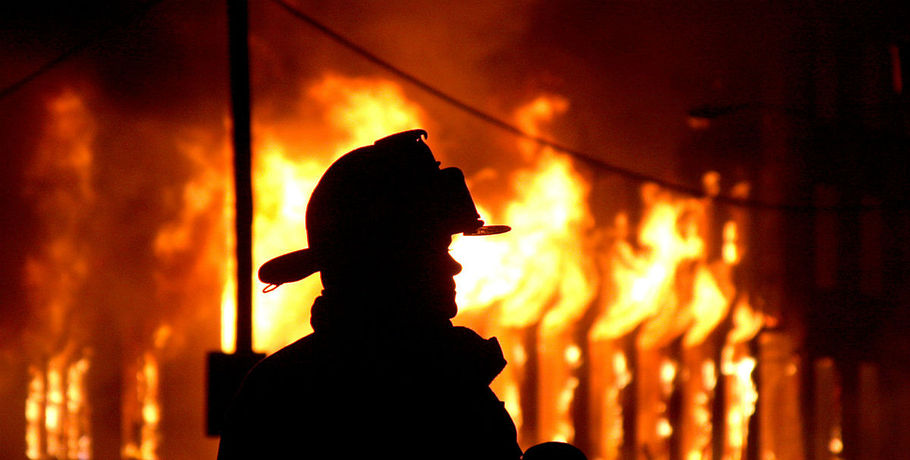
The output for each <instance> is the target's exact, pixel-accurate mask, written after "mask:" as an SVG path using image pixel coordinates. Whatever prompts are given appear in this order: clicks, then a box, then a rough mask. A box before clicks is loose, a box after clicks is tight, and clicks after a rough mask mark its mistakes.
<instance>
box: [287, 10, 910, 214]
mask: <svg viewBox="0 0 910 460" xmlns="http://www.w3.org/2000/svg"><path fill="white" fill-rule="evenodd" d="M271 1H272V2H273V3H275V4H277V5H278V6H280V7H281V8H283V9H284V10H285V11H287V12H288V13H289V14H291V16H293V17H295V18H297V19H298V20H300V21H303V22H305V23H306V24H308V25H310V26H311V27H313V28H314V29H316V30H318V31H319V32H321V33H322V34H323V35H325V36H327V37H328V38H330V39H332V40H333V41H335V42H337V43H338V44H340V45H342V46H344V47H345V48H347V49H349V50H351V51H353V52H354V53H355V54H357V55H359V56H361V57H362V58H364V59H366V60H368V61H370V62H372V63H374V64H376V65H377V66H379V67H382V68H383V69H385V70H386V71H388V72H390V73H392V74H394V75H395V76H397V77H399V78H401V79H402V80H405V81H407V82H408V83H411V84H412V85H414V86H416V87H418V88H420V89H421V90H423V91H425V92H427V93H429V94H431V95H433V96H435V97H436V98H438V99H441V100H442V101H444V102H446V103H447V104H449V105H451V106H453V107H455V108H457V109H459V110H461V111H463V112H466V113H468V114H470V115H472V116H474V117H476V118H478V119H480V120H483V121H485V122H487V123H489V124H491V125H493V126H496V127H498V128H500V129H502V130H504V131H507V132H509V133H512V134H514V135H516V136H518V137H521V138H524V139H527V140H531V141H534V142H536V143H537V144H539V145H542V146H546V147H550V148H552V149H555V150H558V151H561V152H564V153H566V154H568V155H570V156H572V157H574V158H576V159H577V160H580V161H582V162H584V163H586V164H588V165H590V166H592V167H595V168H598V169H601V170H604V171H607V172H610V173H614V174H617V175H620V176H623V177H627V178H629V179H632V180H635V181H637V182H651V183H654V184H657V185H659V186H661V187H664V188H666V189H669V190H672V191H675V192H678V193H681V194H684V195H689V196H693V197H696V198H704V197H708V196H709V195H708V194H706V193H705V191H704V190H702V189H700V188H697V187H691V186H688V185H684V184H680V183H676V182H671V181H668V180H665V179H661V178H659V177H656V176H652V175H649V174H645V173H641V172H638V171H634V170H631V169H628V168H624V167H621V166H617V165H614V164H612V163H608V162H606V161H603V160H601V159H599V158H596V157H595V156H593V155H591V154H589V153H586V152H582V151H580V150H577V149H574V148H572V147H569V146H566V145H564V144H562V143H559V142H556V141H552V140H550V139H547V138H544V137H541V136H537V135H534V134H531V133H528V132H526V131H524V130H522V129H521V128H519V127H517V126H515V125H513V124H511V123H509V122H507V121H505V120H503V119H501V118H499V117H496V116H494V115H491V114H489V113H487V112H485V111H483V110H481V109H478V108H477V107H475V106H473V105H471V104H468V103H466V102H464V101H462V100H461V99H459V98H457V97H455V96H452V95H451V94H449V93H447V92H445V91H443V90H441V89H439V88H437V87H435V86H433V85H431V84H429V83H427V82H425V81H424V80H421V79H420V78H418V77H416V76H414V75H413V74H411V73H410V72H407V71H405V70H402V69H401V68H399V67H398V66H396V65H394V64H392V63H390V62H389V61H387V60H385V59H383V58H381V57H379V56H377V55H376V54H375V53H372V52H370V51H369V50H367V49H366V48H364V47H362V46H360V45H358V44H356V43H354V42H353V41H351V40H349V39H348V38H347V37H345V36H343V35H341V34H339V33H338V32H335V31H334V30H332V29H331V28H329V27H328V26H326V25H325V24H323V23H321V22H319V21H317V20H316V19H314V18H313V17H312V16H310V15H308V14H306V13H304V12H303V11H301V10H300V9H298V8H297V7H295V6H293V5H290V4H289V3H287V2H286V1H285V0H271ZM710 198H711V199H712V200H714V201H715V202H719V203H723V204H727V205H730V206H737V207H743V208H751V209H763V210H775V211H784V212H800V213H813V212H862V211H873V210H879V209H890V208H894V209H907V207H908V206H907V203H903V202H899V203H895V204H894V205H892V206H881V205H855V206H850V205H836V206H815V205H812V204H805V205H802V204H785V203H766V202H763V201H759V200H754V199H748V198H734V197H730V196H725V195H715V196H710Z"/></svg>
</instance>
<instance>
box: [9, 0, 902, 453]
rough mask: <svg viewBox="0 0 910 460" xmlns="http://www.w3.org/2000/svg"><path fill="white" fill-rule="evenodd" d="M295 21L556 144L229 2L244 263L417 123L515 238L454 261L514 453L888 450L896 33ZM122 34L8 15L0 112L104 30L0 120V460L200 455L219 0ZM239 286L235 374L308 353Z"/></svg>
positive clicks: (287, 314)
mask: <svg viewBox="0 0 910 460" xmlns="http://www.w3.org/2000/svg"><path fill="white" fill-rule="evenodd" d="M289 4H290V5H291V6H293V7H295V8H299V9H300V10H301V11H305V12H307V13H309V14H312V15H313V17H315V18H317V19H319V20H320V21H323V22H324V23H325V24H328V25H330V26H331V27H332V28H333V29H334V30H337V31H339V32H343V34H344V35H345V36H346V37H348V38H349V39H350V40H352V41H354V42H356V43H357V44H359V45H361V46H362V47H364V49H368V50H371V51H372V52H373V53H375V55H376V56H381V57H383V58H384V59H385V60H386V61H387V62H392V63H395V65H397V66H398V67H400V68H402V69H408V72H409V73H410V74H412V75H417V76H418V77H419V79H420V80H421V81H425V82H432V84H433V85H434V87H438V88H444V89H445V91H444V94H446V95H459V96H461V97H460V98H459V100H463V101H466V103H467V105H469V106H470V107H474V108H480V109H481V111H482V112H484V113H494V114H497V115H496V118H498V119H499V120H500V121H504V122H505V123H507V124H508V125H509V126H511V127H513V128H516V129H517V130H518V131H521V132H523V133H525V134H528V135H530V137H538V138H543V139H551V140H560V142H558V143H555V144H558V145H554V143H549V144H547V143H539V142H534V141H533V140H529V139H528V138H527V136H526V137H521V136H516V135H515V133H514V132H513V133H510V132H508V131H504V130H502V129H500V128H501V127H496V126H490V125H489V123H488V121H489V120H484V119H478V118H476V117H475V115H476V113H474V114H472V113H466V112H464V111H463V110H462V109H463V108H464V107H461V108H459V107H453V106H452V105H451V102H452V101H447V100H444V99H442V100H441V99H439V98H438V97H437V96H438V94H436V95H434V94H432V93H427V92H426V91H424V90H425V89H426V88H423V89H422V88H420V87H418V86H415V85H413V84H412V83H409V82H408V81H405V80H402V79H401V78H400V75H395V74H390V73H388V72H387V71H386V70H383V69H382V68H379V67H376V66H375V64H374V63H371V62H370V61H368V60H363V59H362V57H361V56H360V55H358V54H357V53H354V52H351V51H350V49H347V48H345V47H343V46H340V45H339V44H338V43H336V42H333V41H331V40H328V39H327V38H326V36H325V35H323V33H321V32H319V31H318V30H316V29H313V28H311V27H310V26H308V25H306V24H304V23H302V22H300V21H299V20H297V18H295V17H294V16H292V15H289V14H288V13H287V10H286V9H284V8H282V7H280V6H279V5H278V4H276V3H274V2H254V3H252V4H251V5H250V15H251V16H250V19H251V31H250V33H251V35H250V38H249V46H250V51H251V58H252V63H251V72H252V92H253V116H252V132H253V165H252V170H253V189H254V216H253V233H254V243H253V260H254V265H255V266H258V265H260V264H261V263H262V262H264V261H265V260H268V259H269V258H271V257H273V256H275V255H278V254H282V253H285V252H288V251H290V250H293V249H297V248H300V247H305V246H306V244H305V243H306V237H305V234H304V221H303V216H304V212H305V206H306V202H307V199H308V197H309V194H310V192H311V191H312V189H313V187H314V186H315V184H316V181H317V180H318V178H319V177H320V175H321V174H322V172H323V171H324V170H325V168H326V167H327V166H328V165H329V164H331V162H332V161H333V160H334V159H335V158H337V157H338V156H340V155H341V154H343V153H344V152H346V151H348V150H351V149H352V148H354V147H357V146H360V145H365V144H368V143H371V142H372V141H373V140H375V139H378V138H380V137H383V136H385V135H387V134H389V133H392V132H397V131H401V130H406V129H412V128H417V127H422V128H426V129H427V130H428V131H429V132H430V138H429V142H430V144H431V145H432V146H433V148H434V151H435V152H436V153H437V155H438V156H439V157H440V158H441V159H442V161H443V163H445V164H449V165H457V166H460V167H462V168H463V169H464V170H465V172H466V174H467V176H468V181H469V183H470V186H471V189H472V191H473V192H474V195H475V199H476V201H477V203H478V206H479V207H480V208H482V211H481V213H482V214H483V215H484V216H487V217H488V220H490V221H502V222H508V223H510V224H511V225H512V226H513V229H514V230H513V232H512V233H511V234H509V236H508V237H502V238H496V239H485V240H471V239H467V238H465V239H460V240H457V241H455V243H454V244H453V248H452V252H453V254H454V257H455V258H456V259H458V260H459V261H460V262H461V263H462V264H463V265H464V271H463V272H462V274H460V275H459V276H458V277H457V278H456V280H457V286H458V304H459V307H460V312H459V315H458V316H457V317H456V319H455V322H456V323H458V324H463V325H467V326H470V327H472V328H473V329H475V330H477V331H478V332H479V333H481V334H482V335H484V336H493V335H495V336H497V337H498V338H499V340H500V342H501V343H502V345H503V350H504V352H505V354H506V358H507V360H508V361H509V366H508V367H507V368H506V371H505V372H504V373H503V374H502V375H501V376H500V377H499V378H498V379H497V380H496V381H495V382H494V384H493V387H494V389H495V391H496V393H497V394H498V395H499V397H500V398H501V399H503V400H504V401H505V403H506V407H507V408H508V410H509V412H510V413H511V415H512V417H513V419H514V420H515V422H516V425H517V426H518V428H519V441H520V443H521V445H522V447H524V448H527V447H529V446H530V445H532V444H535V443H537V442H541V441H546V440H566V441H570V442H573V443H575V444H576V445H578V446H579V447H581V448H582V449H583V450H584V451H585V452H586V453H587V454H588V456H589V458H598V459H604V460H607V459H617V458H623V459H630V458H668V459H679V458H685V459H699V458H731V459H737V458H749V459H755V458H762V459H774V458H780V459H795V458H810V459H820V458H848V459H858V458H894V457H897V456H899V455H900V454H899V453H901V452H904V451H906V450H907V449H908V448H910V445H908V444H910V437H907V436H906V435H905V434H906V433H910V426H908V422H907V420H910V418H908V417H907V416H906V414H907V413H908V412H910V391H907V389H906V388H905V386H906V385H905V383H906V382H907V381H908V380H907V379H908V373H910V366H908V359H910V356H908V350H910V342H908V339H907V338H906V337H905V334H904V333H903V331H904V330H906V326H907V325H908V311H910V310H908V305H910V281H908V280H907V278H906V275H905V274H904V273H906V272H907V268H908V267H907V266H908V264H910V246H908V241H910V238H908V237H910V220H908V214H907V202H906V196H907V183H906V179H905V177H907V176H906V173H907V172H908V171H907V164H908V163H907V161H906V159H905V155H906V153H907V151H908V150H907V146H908V143H907V135H908V133H910V129H908V124H907V115H908V114H907V109H908V105H907V97H906V95H905V94H904V88H903V84H904V82H905V77H904V75H906V64H904V63H905V62H906V60H907V57H906V53H907V49H908V48H907V43H908V40H910V39H908V35H907V30H906V28H905V24H906V23H907V21H906V19H907V18H906V13H905V11H903V10H901V8H902V7H899V6H897V5H896V4H895V5H891V4H889V3H887V2H882V3H881V4H879V5H876V8H873V7H871V6H868V5H866V6H846V5H841V6H831V7H822V6H797V5H790V6H788V7H786V8H783V9H781V10H778V9H774V8H771V7H769V6H764V5H757V4H748V5H739V6H724V7H721V6H718V5H716V4H709V3H701V2H696V3H695V4H692V5H687V6H679V5H671V4H665V3H663V2H658V3H655V4H653V5H651V4H649V5H648V6H645V5H627V4H617V5H610V4H606V5H592V4H587V3H584V2H579V3H573V4H570V5H565V4H560V5H558V6H557V5H548V4H545V3H540V4H534V3H531V4H522V5H509V4H502V5H499V4H497V5H488V4H476V5H470V4H466V5H463V6H457V7H456V6H445V7H442V6H432V5H417V4H414V2H384V3H383V4H382V5H361V4H357V3H347V2H326V3H324V4H319V5H316V4H312V5H309V4H307V2H297V3H289ZM134 7H135V5H131V4H129V3H124V4H123V5H121V6H118V7H117V8H115V9H114V10H113V11H107V10H105V11H102V9H101V8H100V7H93V6H91V5H89V6H88V7H86V8H87V10H85V11H82V12H74V14H76V18H75V19H74V20H71V21H62V20H58V19H49V18H45V17H43V16H42V15H40V14H38V13H37V12H35V11H34V10H31V9H29V8H28V7H23V9H22V10H21V11H20V10H17V12H16V14H12V15H9V16H8V18H6V19H5V20H4V21H5V22H6V25H5V27H4V32H5V36H6V37H9V38H11V39H12V40H11V41H10V42H11V43H15V44H16V46H15V47H13V48H12V49H10V50H6V51H3V53H6V55H5V56H4V57H6V58H7V59H9V60H10V62H14V63H16V65H14V66H11V67H10V68H11V69H12V70H14V72H12V73H13V75H10V76H8V77H4V78H5V80H3V81H0V84H2V85H4V87H5V86H6V85H7V84H12V83H14V82H15V81H16V79H17V78H18V76H20V75H27V74H28V73H29V72H30V71H31V70H33V69H34V68H38V67H39V66H40V65H41V63H43V62H44V61H46V60H48V59H49V58H52V57H54V56H55V55H56V54H57V53H59V52H60V50H63V49H66V48H67V46H68V45H69V44H71V43H81V42H82V41H83V40H85V39H87V38H91V37H95V31H97V30H102V31H104V33H103V34H100V35H98V36H97V37H96V39H95V41H93V42H91V44H90V45H87V46H81V47H79V48H78V49H77V50H76V51H75V52H74V53H73V54H72V57H71V58H70V59H69V60H67V61H63V62H62V63H61V64H60V65H57V66H56V67H55V68H53V69H50V70H49V71H48V72H46V73H42V74H41V75H40V76H38V77H36V78H34V80H33V81H30V82H29V83H27V84H26V85H23V86H21V87H18V89H16V90H15V91H12V92H9V93H6V92H4V95H3V98H2V99H0V104H2V105H3V108H2V110H0V113H2V114H3V115H2V117H3V121H4V123H3V128H0V130H2V132H3V135H4V138H5V139H7V140H6V141H5V144H6V146H7V150H8V151H9V152H11V154H9V155H7V157H8V160H9V162H10V163H9V167H8V168H6V171H4V174H5V176H4V177H5V179H6V180H5V181H4V183H5V187H6V189H5V191H4V195H5V196H7V197H9V202H8V203H5V204H4V207H3V219H4V225H5V226H6V227H7V229H8V230H9V232H10V235H11V236H10V237H9V238H4V240H5V241H4V243H3V244H4V253H5V254H7V255H6V258H5V260H4V261H5V262H6V263H5V264H4V266H5V267H4V270H5V272H4V275H5V276H4V279H6V280H7V281H5V282H4V283H5V284H4V287H5V291H6V294H5V296H4V300H3V309H2V313H0V321H2V325H3V327H2V332H3V333H2V335H0V366H2V369H3V371H2V374H0V392H2V395H3V398H2V401H3V402H2V403H0V407H2V408H3V413H4V414H5V416H4V421H3V422H2V429H0V456H2V457H3V458H42V459H43V458H99V459H106V458H117V457H120V458H143V459H148V458H162V459H180V458H204V457H210V458H211V457H214V452H215V448H216V445H217V443H216V440H215V439H212V438H207V437H206V436H205V428H204V427H205V402H204V401H205V367H204V359H205V354H206V352H208V351H211V350H215V349H220V350H222V351H224V352H228V353H229V352H232V351H233V350H234V348H235V343H234V337H235V331H234V324H235V318H234V316H233V315H234V312H235V304H234V302H235V299H234V291H235V287H234V286H236V278H235V276H234V266H233V264H234V263H235V262H234V259H233V252H232V251H233V247H234V245H235V241H234V235H233V218H234V214H233V213H234V211H233V209H234V206H233V205H234V195H233V188H232V183H231V147H230V142H229V138H230V136H229V133H230V117H229V110H228V107H227V101H228V89H227V88H228V86H227V81H226V78H227V41H226V22H225V18H224V5H223V4H222V2H216V1H211V2H208V1H206V2H198V4H194V5H186V4H184V3H182V2H167V1H163V2H154V3H153V4H150V5H149V6H148V7H147V8H144V9H143V10H142V14H141V15H137V14H134V13H132V11H133V8H134ZM120 9H122V11H120ZM559 145H568V146H572V149H570V150H572V151H569V152H567V151H565V149H560V148H557V147H559ZM579 153H583V154H582V155H579ZM604 165H606V167H605V166H604ZM254 289H255V294H254V300H253V306H254V311H253V348H254V349H255V350H256V351H260V352H272V351H275V350H277V349H278V348H280V347H281V346H283V345H285V344H287V343H290V342H291V341H293V340H295V339H296V338H298V337H300V336H302V335H304V334H306V333H308V332H309V331H310V330H311V329H310V326H309V306H310V303H311V302H312V299H313V298H314V297H315V296H316V295H318V293H319V289H320V285H319V281H318V280H317V279H315V277H314V278H311V279H308V280H305V281H303V282H301V283H296V284H295V285H287V286H283V287H282V288H281V289H279V290H278V291H275V292H272V293H261V292H259V291H260V290H261V286H258V285H256V284H254Z"/></svg>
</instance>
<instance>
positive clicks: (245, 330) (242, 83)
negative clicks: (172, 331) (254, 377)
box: [207, 0, 265, 436]
mask: <svg viewBox="0 0 910 460" xmlns="http://www.w3.org/2000/svg"><path fill="white" fill-rule="evenodd" d="M227 17H228V51H229V62H230V82H231V83H230V87H231V115H232V117H231V118H232V121H233V123H232V126H233V133H232V139H233V146H234V199H235V206H234V209H235V217H234V219H235V220H234V231H235V236H236V241H237V250H236V258H237V314H236V319H237V325H236V329H235V330H236V334H237V335H236V336H235V347H234V349H235V351H234V353H233V354H226V353H222V352H220V351H214V352H210V353H209V355H208V395H207V411H208V414H207V416H208V417H207V432H208V434H209V435H210V436H218V435H219V434H220V433H221V427H222V423H223V421H224V414H225V412H226V410H227V407H228V405H229V404H230V402H231V399H232V398H233V396H234V394H235V393H236V392H237V389H238V388H240V383H241V382H242V381H243V377H244V376H245V375H246V373H247V372H248V371H249V370H250V368H252V367H253V365H254V364H256V362H258V361H259V360H260V359H262V358H264V357H265V355H264V354H260V353H255V352H254V351H253V285H252V279H253V185H252V173H251V169H252V168H251V157H252V153H251V151H252V148H251V135H250V58H249V46H248V44H247V35H248V28H249V22H248V19H247V0H227Z"/></svg>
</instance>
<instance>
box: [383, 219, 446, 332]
mask: <svg viewBox="0 0 910 460" xmlns="http://www.w3.org/2000/svg"><path fill="white" fill-rule="evenodd" d="M451 243H452V237H451V235H445V234H443V235H433V236H428V237H426V238H425V239H423V240H422V241H413V245H412V246H409V247H405V248H401V249H400V251H396V252H393V254H392V256H391V257H390V260H389V261H388V262H389V264H388V266H387V267H386V268H387V271H386V272H385V273H384V274H383V276H381V277H380V278H385V279H386V280H387V282H388V283H389V285H390V287H392V289H393V290H394V291H397V292H400V293H401V296H403V297H404V299H406V300H407V302H408V303H409V304H410V305H413V306H416V307H418V308H429V309H430V310H432V311H434V312H436V313H439V314H442V315H443V316H444V317H445V318H452V317H453V316H455V314H456V313H457V312H458V307H457V306H456V305H455V275H457V274H458V273H460V272H461V264H459V263H458V262H457V261H456V260H455V259H454V258H452V255H451V254H450V253H449V245H450V244H451Z"/></svg>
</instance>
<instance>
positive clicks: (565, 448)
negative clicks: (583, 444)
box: [521, 442, 588, 460]
mask: <svg viewBox="0 0 910 460" xmlns="http://www.w3.org/2000/svg"><path fill="white" fill-rule="evenodd" d="M521 458H522V460H588V457H587V456H585V454H584V453H583V452H582V451H581V450H579V449H578V448H577V447H575V446H573V445H571V444H567V443H564V442H544V443H541V444H538V445H536V446H533V447H531V448H530V449H528V450H527V452H525V454H524V456H523V457H521Z"/></svg>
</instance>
